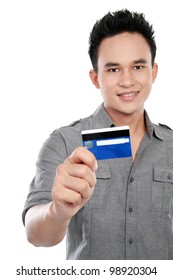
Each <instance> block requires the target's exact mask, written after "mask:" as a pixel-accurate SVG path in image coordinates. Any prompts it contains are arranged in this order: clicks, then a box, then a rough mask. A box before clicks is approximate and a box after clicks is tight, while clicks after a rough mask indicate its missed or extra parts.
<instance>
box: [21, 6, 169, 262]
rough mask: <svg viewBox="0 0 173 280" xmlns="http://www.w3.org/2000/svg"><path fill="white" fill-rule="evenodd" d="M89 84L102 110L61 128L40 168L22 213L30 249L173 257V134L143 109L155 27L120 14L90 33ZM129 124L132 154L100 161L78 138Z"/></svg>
mask: <svg viewBox="0 0 173 280" xmlns="http://www.w3.org/2000/svg"><path fill="white" fill-rule="evenodd" d="M89 54H90V58H91V61H92V64H93V70H91V71H90V78H91V80H92V82H93V84H94V85H95V86H96V88H99V89H100V91H101V94H102V96H103V104H102V105H101V106H100V107H99V108H98V109H97V110H96V112H94V114H93V115H91V116H89V117H88V118H85V119H81V120H79V121H76V122H75V123H73V124H71V125H69V126H67V127H62V128H60V129H58V130H56V131H54V132H53V133H52V134H51V135H50V138H49V139H48V140H47V141H46V142H45V144H44V145H43V148H42V149H41V152H40V154H39V157H38V161H37V173H36V176H35V178H34V180H33V181H32V183H31V186H30V192H29V195H28V198H27V201H26V204H25V209H24V212H23V221H24V223H25V226H26V233H27V238H28V240H29V242H31V243H32V244H34V245H36V246H53V245H56V244H58V243H59V242H61V241H62V239H63V238H64V236H65V234H66V240H67V259H173V156H172V155H173V132H172V131H171V130H170V129H168V128H167V127H166V126H158V125H155V124H153V123H152V122H151V121H150V119H149V117H148V115H147V113H146V111H145V110H144V103H145V101H146V99H147V98H148V96H149V94H150V91H151V88H152V83H153V82H154V81H155V78H156V76H157V69H158V66H157V64H156V63H155V55H156V44H155V40H154V32H153V29H152V26H151V25H150V24H149V23H148V22H147V21H146V20H145V18H144V16H143V14H139V13H133V12H130V11H128V10H120V11H117V12H115V13H108V14H107V15H105V16H104V17H103V18H102V19H101V20H100V21H98V22H96V24H95V25H94V27H93V30H92V32H91V34H90V47H89ZM113 125H114V126H121V125H123V126H124V125H128V126H129V127H130V135H131V145H132V157H128V158H119V159H113V160H99V161H96V158H95V157H94V155H93V154H92V153H91V152H90V151H88V150H87V149H85V148H83V147H81V146H82V138H81V131H82V130H85V129H95V128H105V127H111V126H113Z"/></svg>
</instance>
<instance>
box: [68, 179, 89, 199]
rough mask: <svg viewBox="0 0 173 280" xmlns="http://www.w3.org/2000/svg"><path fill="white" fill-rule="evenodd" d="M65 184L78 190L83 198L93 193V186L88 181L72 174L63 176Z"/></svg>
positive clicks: (87, 197)
mask: <svg viewBox="0 0 173 280" xmlns="http://www.w3.org/2000/svg"><path fill="white" fill-rule="evenodd" d="M63 180H64V186H65V187H66V188H69V189H71V190H73V191H75V192H78V193H79V194H80V195H81V197H82V199H89V198H90V197H91V195H92V193H93V186H94V185H93V186H90V185H89V183H88V181H86V180H84V179H81V178H77V177H73V176H70V175H69V174H66V175H65V176H64V178H63Z"/></svg>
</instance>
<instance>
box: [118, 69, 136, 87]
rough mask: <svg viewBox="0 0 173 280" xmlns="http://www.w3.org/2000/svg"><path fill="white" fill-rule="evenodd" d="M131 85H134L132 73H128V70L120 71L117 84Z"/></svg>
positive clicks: (122, 85)
mask: <svg viewBox="0 0 173 280" xmlns="http://www.w3.org/2000/svg"><path fill="white" fill-rule="evenodd" d="M132 85H134V79H133V75H132V73H130V71H129V70H124V71H122V72H121V75H120V77H119V86H121V87H131V86H132Z"/></svg>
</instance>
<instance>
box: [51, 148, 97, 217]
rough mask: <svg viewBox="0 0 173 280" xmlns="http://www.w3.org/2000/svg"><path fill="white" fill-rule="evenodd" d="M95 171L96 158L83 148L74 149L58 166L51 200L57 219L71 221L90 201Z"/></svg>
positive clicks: (94, 182) (94, 181)
mask: <svg viewBox="0 0 173 280" xmlns="http://www.w3.org/2000/svg"><path fill="white" fill-rule="evenodd" d="M96 169H97V161H96V158H95V157H94V155H93V154H92V153H91V152H90V151H88V150H87V149H86V148H83V147H78V148H76V149H75V150H74V152H73V153H72V154H71V155H70V156H69V157H68V158H67V159H66V160H65V161H64V163H63V164H61V165H59V166H58V168H57V171H56V176H55V180H54V185H53V189H52V198H53V206H54V209H55V211H56V213H57V217H58V218H59V219H62V220H68V219H71V218H72V216H74V215H75V214H76V213H77V212H78V211H79V210H80V209H81V208H82V207H83V206H84V204H85V203H86V202H87V201H88V200H89V199H90V197H91V196H92V193H93V191H94V186H95V184H96V176H95V171H96Z"/></svg>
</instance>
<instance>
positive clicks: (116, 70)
mask: <svg viewBox="0 0 173 280" xmlns="http://www.w3.org/2000/svg"><path fill="white" fill-rule="evenodd" d="M119 71H120V70H119V69H118V68H110V69H108V72H112V73H115V72H119Z"/></svg>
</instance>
